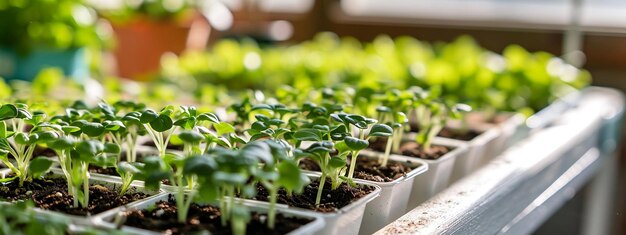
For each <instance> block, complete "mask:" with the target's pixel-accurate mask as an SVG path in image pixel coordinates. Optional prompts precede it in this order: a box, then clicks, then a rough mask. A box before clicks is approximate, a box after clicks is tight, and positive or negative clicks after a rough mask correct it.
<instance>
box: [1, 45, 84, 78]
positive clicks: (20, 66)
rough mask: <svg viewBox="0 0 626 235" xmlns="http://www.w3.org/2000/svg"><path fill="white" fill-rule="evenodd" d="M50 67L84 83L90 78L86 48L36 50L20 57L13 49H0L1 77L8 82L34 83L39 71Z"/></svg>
mask: <svg viewBox="0 0 626 235" xmlns="http://www.w3.org/2000/svg"><path fill="white" fill-rule="evenodd" d="M49 67H56V68H59V69H61V70H63V73H64V74H65V76H67V77H70V78H71V79H72V80H75V81H76V82H78V83H81V84H82V83H83V81H85V80H86V79H87V77H88V76H89V65H88V63H87V60H86V56H85V49H84V48H75V49H67V50H55V49H41V48H38V49H34V50H32V51H31V52H30V53H29V54H28V55H19V54H18V53H16V52H15V50H13V49H8V48H1V47H0V77H3V78H4V79H6V80H25V81H32V80H33V79H35V77H36V76H37V74H38V73H39V71H41V70H42V69H45V68H49Z"/></svg>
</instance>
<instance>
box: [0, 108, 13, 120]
mask: <svg viewBox="0 0 626 235" xmlns="http://www.w3.org/2000/svg"><path fill="white" fill-rule="evenodd" d="M15 117H17V107H15V105H12V104H4V105H2V106H0V121H2V120H7V119H11V118H15Z"/></svg>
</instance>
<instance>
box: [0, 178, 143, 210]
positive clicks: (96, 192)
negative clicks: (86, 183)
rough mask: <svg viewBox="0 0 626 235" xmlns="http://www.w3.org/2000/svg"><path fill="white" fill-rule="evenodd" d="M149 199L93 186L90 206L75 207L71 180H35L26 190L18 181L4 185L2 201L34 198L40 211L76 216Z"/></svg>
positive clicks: (26, 183) (90, 191)
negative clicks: (69, 188)
mask: <svg viewBox="0 0 626 235" xmlns="http://www.w3.org/2000/svg"><path fill="white" fill-rule="evenodd" d="M148 196H149V195H147V194H144V193H126V194H125V195H123V196H121V197H120V196H119V194H118V192H117V191H116V190H115V189H109V188H107V187H104V186H102V185H97V184H96V185H91V186H90V187H89V206H88V207H87V208H80V207H79V208H75V207H74V199H73V197H72V196H70V195H69V194H68V193H67V181H65V179H62V178H51V179H46V178H44V179H34V180H33V181H32V182H24V186H23V187H19V185H18V181H17V179H16V180H14V181H11V182H8V183H6V184H2V185H0V198H2V199H4V200H7V201H18V200H28V199H32V200H33V201H34V202H35V205H36V206H37V207H39V208H42V209H47V210H52V211H60V212H64V213H67V214H72V215H91V214H97V213H100V212H104V211H106V210H109V209H112V208H115V207H119V206H122V205H125V204H128V203H130V202H133V201H137V200H140V199H144V198H146V197H148Z"/></svg>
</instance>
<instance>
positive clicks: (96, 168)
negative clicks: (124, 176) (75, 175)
mask: <svg viewBox="0 0 626 235" xmlns="http://www.w3.org/2000/svg"><path fill="white" fill-rule="evenodd" d="M89 172H91V173H97V174H103V175H111V176H120V175H119V174H118V173H117V171H116V170H115V167H106V168H102V167H99V166H89Z"/></svg>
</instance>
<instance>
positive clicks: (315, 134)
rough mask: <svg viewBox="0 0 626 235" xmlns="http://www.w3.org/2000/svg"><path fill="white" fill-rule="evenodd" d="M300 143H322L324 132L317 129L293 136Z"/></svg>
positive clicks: (300, 132)
mask: <svg viewBox="0 0 626 235" xmlns="http://www.w3.org/2000/svg"><path fill="white" fill-rule="evenodd" d="M293 138H295V139H297V140H300V141H322V132H321V131H319V130H316V129H302V130H298V131H296V132H295V133H294V134H293Z"/></svg>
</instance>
